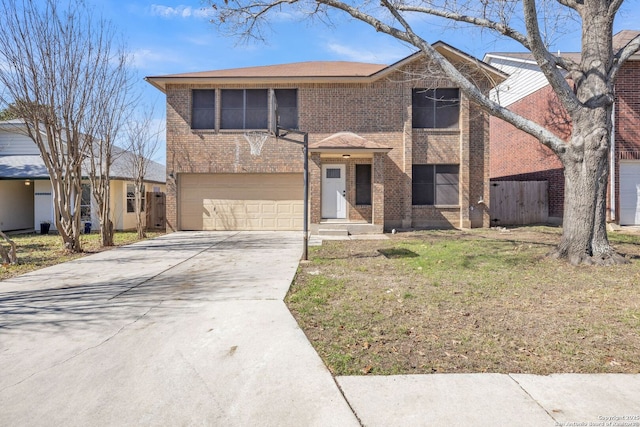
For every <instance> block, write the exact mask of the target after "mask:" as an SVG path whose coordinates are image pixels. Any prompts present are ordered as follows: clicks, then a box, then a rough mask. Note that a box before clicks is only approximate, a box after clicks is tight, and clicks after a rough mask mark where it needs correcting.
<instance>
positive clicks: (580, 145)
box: [552, 107, 626, 265]
mask: <svg viewBox="0 0 640 427" xmlns="http://www.w3.org/2000/svg"><path fill="white" fill-rule="evenodd" d="M610 117H611V108H610V107H608V108H607V107H605V108H599V109H594V110H592V111H589V110H586V111H583V112H582V113H581V114H579V115H577V117H575V118H574V130H573V135H572V138H571V141H570V143H569V144H567V151H566V152H565V153H563V154H562V155H561V156H560V158H561V160H562V161H563V165H564V174H565V206H564V218H563V223H562V227H563V233H562V239H561V241H560V245H559V246H558V248H557V249H556V251H554V252H553V253H552V255H553V256H554V257H559V258H566V259H567V260H568V261H569V262H570V263H571V264H574V265H578V264H598V265H603V264H607V265H608V264H615V263H623V262H626V260H625V259H624V257H622V256H620V255H618V254H617V253H616V252H615V251H614V250H613V248H611V245H610V244H609V240H608V238H607V230H606V199H607V183H608V178H609V169H608V159H609V147H610V144H611V137H610V133H609V129H610V124H609V122H610Z"/></svg>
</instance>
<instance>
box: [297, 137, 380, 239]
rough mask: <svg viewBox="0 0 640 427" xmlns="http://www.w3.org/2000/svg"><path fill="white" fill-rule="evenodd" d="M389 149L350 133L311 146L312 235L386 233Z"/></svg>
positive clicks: (310, 202)
mask: <svg viewBox="0 0 640 427" xmlns="http://www.w3.org/2000/svg"><path fill="white" fill-rule="evenodd" d="M389 150H390V148H387V147H384V146H382V145H380V144H378V143H375V142H371V141H368V140H366V139H365V138H363V137H361V136H359V135H356V134H353V133H348V132H341V133H337V134H333V135H331V136H329V137H326V138H325V139H322V140H320V141H317V142H312V143H310V144H309V153H310V162H309V185H310V197H309V205H310V206H309V207H310V232H311V234H312V235H325V236H348V235H361V234H379V233H383V232H384V204H385V197H384V191H385V188H384V186H385V182H384V181H385V177H384V171H385V158H386V157H387V153H388V152H389Z"/></svg>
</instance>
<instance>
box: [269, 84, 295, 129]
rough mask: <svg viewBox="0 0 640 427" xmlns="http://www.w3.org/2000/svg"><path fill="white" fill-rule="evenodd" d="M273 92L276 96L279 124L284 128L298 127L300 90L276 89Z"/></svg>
mask: <svg viewBox="0 0 640 427" xmlns="http://www.w3.org/2000/svg"><path fill="white" fill-rule="evenodd" d="M273 92H274V96H275V97H276V110H277V114H278V126H280V127H281V128H284V129H298V90H297V89H275V90H274V91H273ZM274 114H275V113H274Z"/></svg>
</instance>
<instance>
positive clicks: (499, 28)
mask: <svg viewBox="0 0 640 427" xmlns="http://www.w3.org/2000/svg"><path fill="white" fill-rule="evenodd" d="M396 9H397V10H398V11H402V12H418V13H425V14H428V15H434V16H439V17H441V18H446V19H451V20H454V21H458V22H466V23H468V24H473V25H477V26H479V27H483V28H487V29H490V30H494V31H496V32H498V33H500V34H502V35H503V36H505V37H509V38H511V39H513V40H515V41H517V42H518V43H520V44H522V45H523V46H524V47H525V48H527V49H529V41H528V40H527V37H526V36H525V35H524V34H522V33H521V32H519V31H517V30H516V29H514V28H512V27H510V26H508V25H505V24H502V23H499V22H496V21H491V20H489V19H485V18H477V17H475V16H468V15H463V14H460V13H455V12H451V11H447V10H443V9H435V8H431V7H424V6H406V5H400V6H398V7H397V8H396Z"/></svg>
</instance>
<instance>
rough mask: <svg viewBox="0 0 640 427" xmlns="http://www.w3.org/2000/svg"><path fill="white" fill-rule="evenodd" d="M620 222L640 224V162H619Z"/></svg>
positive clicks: (623, 223) (622, 223)
mask: <svg viewBox="0 0 640 427" xmlns="http://www.w3.org/2000/svg"><path fill="white" fill-rule="evenodd" d="M620 224H621V225H640V162H638V161H628V162H621V163H620Z"/></svg>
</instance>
